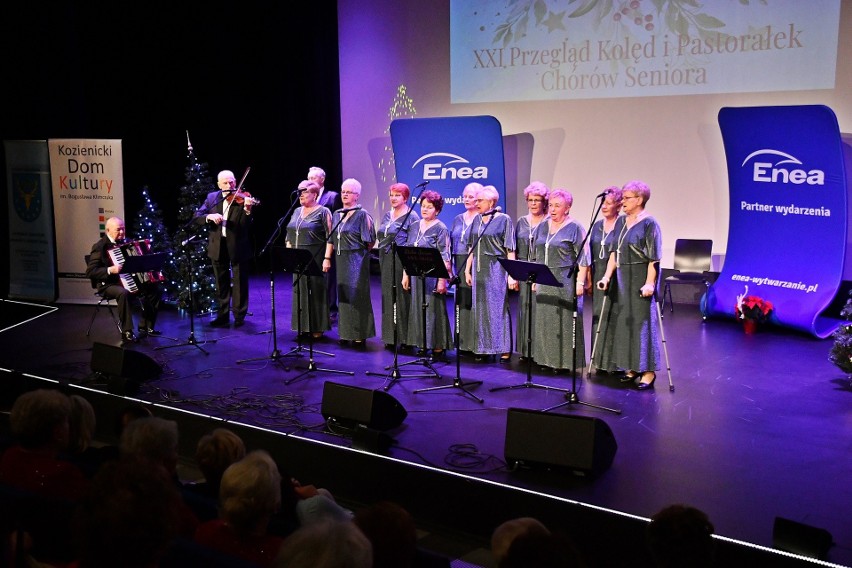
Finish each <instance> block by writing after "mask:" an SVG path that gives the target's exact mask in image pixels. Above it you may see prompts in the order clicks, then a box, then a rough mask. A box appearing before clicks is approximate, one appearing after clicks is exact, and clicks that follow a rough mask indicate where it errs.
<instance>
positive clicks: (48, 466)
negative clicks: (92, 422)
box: [0, 389, 86, 501]
mask: <svg viewBox="0 0 852 568" xmlns="http://www.w3.org/2000/svg"><path fill="white" fill-rule="evenodd" d="M70 417H71V400H70V399H69V398H68V396H66V395H65V394H63V393H61V392H59V391H57V390H52V389H37V390H33V391H29V392H26V393H24V394H22V395H20V396H19V397H18V398H17V399H16V400H15V403H14V405H13V406H12V412H11V415H10V425H11V428H12V434H13V435H14V436H15V438H16V440H17V443H16V444H15V445H13V446H11V447H9V448H8V449H7V450H6V451H5V452H3V456H2V457H0V483H5V484H7V485H10V486H12V487H16V488H18V489H24V490H26V491H31V492H33V493H36V494H38V495H41V496H43V497H52V498H59V499H67V500H70V501H76V500H78V499H79V498H80V497H82V496H83V492H84V490H85V488H86V478H85V476H84V475H83V472H82V471H81V470H80V468H78V467H77V466H76V465H74V464H72V463H70V462H69V461H66V460H63V459H60V453H61V452H65V451H66V450H67V448H68V440H69V430H70V425H69V421H70Z"/></svg>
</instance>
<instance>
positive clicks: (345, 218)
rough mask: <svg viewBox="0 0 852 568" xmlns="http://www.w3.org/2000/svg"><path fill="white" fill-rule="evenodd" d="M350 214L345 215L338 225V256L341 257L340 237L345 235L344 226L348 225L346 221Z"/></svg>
mask: <svg viewBox="0 0 852 568" xmlns="http://www.w3.org/2000/svg"><path fill="white" fill-rule="evenodd" d="M348 217H349V213H343V214H342V217H341V218H340V223H338V224H337V256H340V235H341V233H343V226H344V225H346V220H347V218H348Z"/></svg>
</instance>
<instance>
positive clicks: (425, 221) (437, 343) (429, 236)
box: [402, 190, 452, 360]
mask: <svg viewBox="0 0 852 568" xmlns="http://www.w3.org/2000/svg"><path fill="white" fill-rule="evenodd" d="M443 208H444V198H443V197H441V194H440V193H438V192H437V191H431V190H430V191H424V192H423V195H422V197H421V198H420V215H421V217H422V218H421V219H420V221H419V222H418V223H417V224H415V225H412V226H411V229H412V230H411V232H410V233H409V234H408V242H407V243H406V245H407V246H410V247H422V248H433V249H437V250H438V252H440V253H441V260H442V262H443V263H444V268H445V269H446V270H447V273H449V272H450V270H451V267H452V266H451V263H450V256H451V255H450V253H451V247H450V232H449V230H447V226H446V225H444V223H443V222H441V221H440V220H439V219H438V214H439V213H440V212H441V209H443ZM402 287H403V288H404V289H405V290H410V291H411V310H410V312H409V319H408V338H409V340H410V341H411V342H412V343H414V344H415V345H418V346H420V348H421V349H422V353H421V354H423V355H425V354H426V350H427V349H431V350H432V357H433V358H434V359H439V360H440V359H444V358H445V357H446V354H445V353H444V352H445V351H446V350H447V349H449V348H450V346H451V344H452V339H451V337H450V318H449V317H448V316H447V279H446V278H428V277H427V278H425V286H424V278H422V277H420V276H412V277H409V275H408V274H407V273H406V272H405V271H404V270H403V272H402ZM424 290H425V295H424ZM424 298H425V303H426V309H425V318H424V310H423V303H424ZM424 319H425V324H424ZM424 329H425V330H426V336H425V338H424V336H423V330H424Z"/></svg>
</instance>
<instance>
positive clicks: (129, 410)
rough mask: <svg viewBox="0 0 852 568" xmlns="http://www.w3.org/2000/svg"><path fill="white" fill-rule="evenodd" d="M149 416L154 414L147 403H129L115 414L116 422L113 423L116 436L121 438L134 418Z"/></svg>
mask: <svg viewBox="0 0 852 568" xmlns="http://www.w3.org/2000/svg"><path fill="white" fill-rule="evenodd" d="M149 416H153V414H152V413H151V409H150V408H148V407H147V406H146V405H144V404H139V403H133V404H128V405H127V406H125V407H124V408H122V409H121V412H119V413H118V414H117V415H116V416H115V423H114V424H113V429H114V432H115V437H116V438H118V439H121V435H122V434H123V433H124V429H125V428H127V425H128V424H130V422H132V421H133V420H136V419H137V418H148V417H149Z"/></svg>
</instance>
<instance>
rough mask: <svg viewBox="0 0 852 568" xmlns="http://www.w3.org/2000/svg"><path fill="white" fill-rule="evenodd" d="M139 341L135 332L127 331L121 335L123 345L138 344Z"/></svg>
mask: <svg viewBox="0 0 852 568" xmlns="http://www.w3.org/2000/svg"><path fill="white" fill-rule="evenodd" d="M137 341H139V340H138V339H137V338H136V336H135V335H133V332H132V331H130V330H127V331H125V332H124V333H122V334H121V342H122V343H136V342H137Z"/></svg>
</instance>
